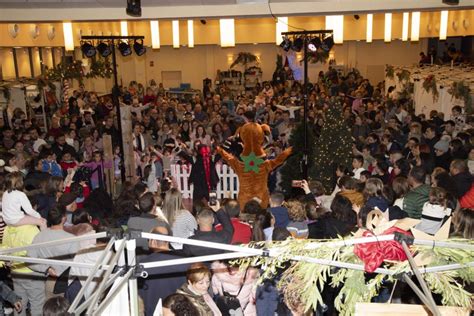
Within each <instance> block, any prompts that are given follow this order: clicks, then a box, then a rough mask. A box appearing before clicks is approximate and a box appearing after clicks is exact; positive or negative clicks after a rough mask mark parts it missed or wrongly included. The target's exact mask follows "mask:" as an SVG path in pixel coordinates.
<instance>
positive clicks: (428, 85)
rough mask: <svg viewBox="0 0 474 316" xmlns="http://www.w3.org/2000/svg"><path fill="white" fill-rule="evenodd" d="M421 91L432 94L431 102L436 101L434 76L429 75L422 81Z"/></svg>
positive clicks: (436, 88) (436, 89)
mask: <svg viewBox="0 0 474 316" xmlns="http://www.w3.org/2000/svg"><path fill="white" fill-rule="evenodd" d="M423 89H425V91H426V93H432V94H433V101H436V100H437V99H438V97H439V92H438V86H437V85H436V78H435V76H434V75H429V76H428V77H426V78H425V81H423Z"/></svg>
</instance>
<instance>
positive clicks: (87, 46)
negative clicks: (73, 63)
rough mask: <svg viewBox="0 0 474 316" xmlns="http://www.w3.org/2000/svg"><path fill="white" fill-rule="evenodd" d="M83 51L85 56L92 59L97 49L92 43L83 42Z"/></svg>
mask: <svg viewBox="0 0 474 316" xmlns="http://www.w3.org/2000/svg"><path fill="white" fill-rule="evenodd" d="M81 50H82V53H83V54H84V56H86V57H87V58H91V57H94V56H95V52H96V51H95V47H94V45H92V43H91V42H82V43H81Z"/></svg>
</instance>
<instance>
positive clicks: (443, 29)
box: [439, 11, 449, 41]
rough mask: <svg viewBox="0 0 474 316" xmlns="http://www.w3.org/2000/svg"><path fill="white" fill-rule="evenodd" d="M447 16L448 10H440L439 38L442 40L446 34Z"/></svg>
mask: <svg viewBox="0 0 474 316" xmlns="http://www.w3.org/2000/svg"><path fill="white" fill-rule="evenodd" d="M448 17H449V11H441V20H440V22H439V39H440V40H442V41H443V40H445V39H446V38H447V36H448Z"/></svg>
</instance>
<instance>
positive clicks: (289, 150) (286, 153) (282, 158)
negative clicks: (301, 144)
mask: <svg viewBox="0 0 474 316" xmlns="http://www.w3.org/2000/svg"><path fill="white" fill-rule="evenodd" d="M292 151H293V149H292V147H289V148H287V149H285V150H284V151H283V152H282V153H281V154H279V155H278V156H277V157H276V158H275V159H272V160H267V161H266V162H265V163H266V164H267V165H268V167H269V170H273V169H275V168H276V167H278V166H279V165H281V164H282V163H283V162H285V160H286V158H288V156H289V155H291V153H292Z"/></svg>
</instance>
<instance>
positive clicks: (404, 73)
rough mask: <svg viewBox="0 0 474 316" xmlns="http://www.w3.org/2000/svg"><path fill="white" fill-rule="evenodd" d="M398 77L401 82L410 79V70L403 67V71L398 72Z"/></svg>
mask: <svg viewBox="0 0 474 316" xmlns="http://www.w3.org/2000/svg"><path fill="white" fill-rule="evenodd" d="M397 77H398V81H399V82H403V81H408V80H409V79H410V72H409V71H408V70H406V69H403V70H402V71H400V72H397Z"/></svg>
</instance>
